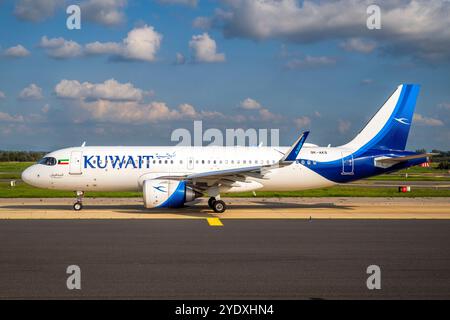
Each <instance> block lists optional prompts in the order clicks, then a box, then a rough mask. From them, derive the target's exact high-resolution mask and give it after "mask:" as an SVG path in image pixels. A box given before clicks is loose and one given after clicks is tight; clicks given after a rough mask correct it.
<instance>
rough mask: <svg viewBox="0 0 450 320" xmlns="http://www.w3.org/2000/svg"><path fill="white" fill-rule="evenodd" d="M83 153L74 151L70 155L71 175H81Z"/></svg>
mask: <svg viewBox="0 0 450 320" xmlns="http://www.w3.org/2000/svg"><path fill="white" fill-rule="evenodd" d="M81 155H82V152H81V151H72V152H71V153H70V164H69V173H70V174H81Z"/></svg>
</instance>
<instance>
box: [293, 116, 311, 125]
mask: <svg viewBox="0 0 450 320" xmlns="http://www.w3.org/2000/svg"><path fill="white" fill-rule="evenodd" d="M294 123H295V125H296V126H297V128H304V127H307V126H309V125H310V124H311V118H309V117H307V116H302V117H298V118H295V119H294Z"/></svg>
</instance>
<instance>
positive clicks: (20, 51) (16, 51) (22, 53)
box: [3, 44, 30, 58]
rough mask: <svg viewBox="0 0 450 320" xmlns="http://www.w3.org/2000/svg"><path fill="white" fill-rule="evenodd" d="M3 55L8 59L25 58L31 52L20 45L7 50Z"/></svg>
mask: <svg viewBox="0 0 450 320" xmlns="http://www.w3.org/2000/svg"><path fill="white" fill-rule="evenodd" d="M3 54H4V55H5V56H6V57H10V58H23V57H26V56H29V55H30V51H28V50H27V49H26V48H25V47H24V46H22V45H21V44H18V45H17V46H13V47H10V48H8V49H6V50H5V51H4V52H3Z"/></svg>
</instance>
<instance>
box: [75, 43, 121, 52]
mask: <svg viewBox="0 0 450 320" xmlns="http://www.w3.org/2000/svg"><path fill="white" fill-rule="evenodd" d="M84 52H85V53H86V54H120V53H121V52H122V46H121V45H120V44H119V43H117V42H98V41H96V42H91V43H88V44H86V45H85V49H84Z"/></svg>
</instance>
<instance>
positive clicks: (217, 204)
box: [208, 197, 227, 213]
mask: <svg viewBox="0 0 450 320" xmlns="http://www.w3.org/2000/svg"><path fill="white" fill-rule="evenodd" d="M208 206H209V207H210V208H211V209H213V210H214V212H215V213H222V212H224V211H225V209H226V208H227V207H226V205H225V202H223V201H222V200H216V198H214V197H211V198H209V200H208Z"/></svg>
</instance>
